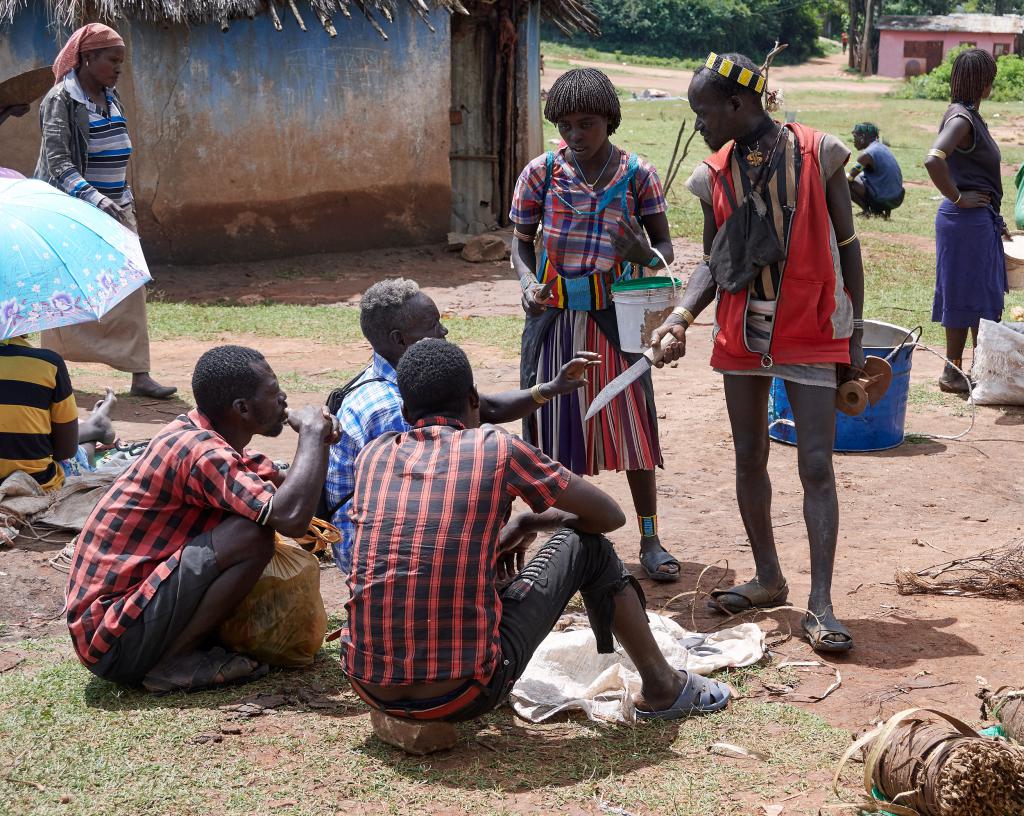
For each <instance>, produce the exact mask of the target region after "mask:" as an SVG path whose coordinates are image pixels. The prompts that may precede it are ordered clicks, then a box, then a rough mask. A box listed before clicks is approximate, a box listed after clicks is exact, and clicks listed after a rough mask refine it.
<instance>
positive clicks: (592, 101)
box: [544, 68, 622, 136]
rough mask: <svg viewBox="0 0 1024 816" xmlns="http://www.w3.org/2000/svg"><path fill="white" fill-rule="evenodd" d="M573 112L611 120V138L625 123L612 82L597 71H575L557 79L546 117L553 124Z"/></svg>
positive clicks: (546, 103) (570, 71) (548, 102)
mask: <svg viewBox="0 0 1024 816" xmlns="http://www.w3.org/2000/svg"><path fill="white" fill-rule="evenodd" d="M573 113H591V114H594V115H595V116H603V117H605V118H606V119H607V120H608V135H609V136H611V135H612V134H613V133H614V132H615V131H616V130H617V129H618V127H619V125H620V124H621V123H622V108H621V106H620V105H619V95H618V94H617V93H615V86H614V85H612V81H611V80H610V79H608V77H607V76H606V75H605V74H604V73H603V72H602V71H599V70H597V68H573V69H571V70H569V71H566V72H565V73H564V74H562V75H561V76H560V77H559V78H558V79H556V80H555V83H554V85H552V86H551V90H550V91H548V98H547V101H546V102H545V103H544V118H545V119H547V120H548V121H549V122H551V123H552V124H557V123H558V120H560V119H564V118H565V117H566V116H569V115H570V114H573Z"/></svg>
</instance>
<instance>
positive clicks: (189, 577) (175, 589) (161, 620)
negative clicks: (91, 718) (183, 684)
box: [89, 531, 220, 685]
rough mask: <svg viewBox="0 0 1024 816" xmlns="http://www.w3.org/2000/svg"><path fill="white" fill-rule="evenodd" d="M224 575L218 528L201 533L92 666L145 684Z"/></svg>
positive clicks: (109, 676) (116, 679)
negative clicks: (217, 549)
mask: <svg viewBox="0 0 1024 816" xmlns="http://www.w3.org/2000/svg"><path fill="white" fill-rule="evenodd" d="M219 575H220V569H219V568H218V567H217V558H216V555H215V553H214V550H213V533H212V531H211V532H206V533H203V534H202V535H199V536H196V537H195V538H194V539H192V540H191V541H190V542H189V543H188V544H186V545H185V547H184V548H183V549H182V551H181V559H180V561H179V562H178V568H177V569H176V570H174V572H172V573H171V574H170V575H169V576H168V577H167V579H166V580H165V581H162V582H161V583H160V585H159V586H158V587H157V590H156V592H155V593H154V594H153V597H152V598H150V599H149V603H147V604H146V606H145V608H144V609H143V610H142V615H141V616H139V618H138V619H137V620H135V621H134V622H133V623H131V624H130V625H129V626H128V628H127V629H125V630H124V632H122V633H121V635H120V637H118V638H117V639H116V640H115V641H114V645H113V646H111V647H110V650H109V651H108V652H107V653H106V654H105V655H103V657H101V658H100V659H99V661H98V662H96V663H94V664H93V665H91V666H89V669H90V671H92V672H93V674H95V675H97V676H98V677H102V678H103V679H104V680H109V681H111V682H113V683H124V684H126V685H135V684H137V683H140V682H141V681H142V678H144V677H145V676H146V675H147V674H148V673H149V670H150V669H152V668H153V667H154V666H155V665H156V664H157V663H158V662H160V658H161V657H163V655H164V652H166V651H167V647H169V646H170V645H171V643H173V642H174V640H175V638H177V637H178V635H179V634H181V631H182V630H183V629H184V628H185V627H186V626H187V625H188V624H189V622H190V621H191V620H192V617H193V616H194V614H195V611H196V607H197V606H199V602H200V601H201V600H202V599H203V596H204V595H205V594H206V590H207V589H209V587H210V584H212V583H213V582H214V580H216V578H217V577H218V576H219Z"/></svg>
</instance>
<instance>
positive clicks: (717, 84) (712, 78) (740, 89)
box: [696, 54, 761, 99]
mask: <svg viewBox="0 0 1024 816" xmlns="http://www.w3.org/2000/svg"><path fill="white" fill-rule="evenodd" d="M721 56H722V58H723V59H727V60H729V61H730V62H731V63H733V64H734V65H738V66H740V68H746V69H748V70H749V71H753V72H754V73H755V74H759V73H761V66H760V65H755V64H754V61H753V60H752V59H751V58H750V57H748V56H745V55H743V54H722V55H721ZM696 76H699V77H703V78H704V79H705V81H706V82H707V84H708V85H710V86H711V87H712V88H714V89H715V92H716V93H717V94H718V96H719V97H721V98H722V99H728V98H729V97H730V96H738V95H739V94H744V93H745V94H750V95H751V96H753V97H757V98H758V99H760V98H761V95H760V94H759V93H758V92H757V91H755V90H754V89H753V88H748V87H747V86H746V85H740V84H739V83H738V82H734V81H733V80H731V79H729V77H725V76H722V75H721V74H720V73H718V71H712V70H711V69H710V68H708V67H707V66H704V67H703V68H701V69H700V70H699V71H697V73H696Z"/></svg>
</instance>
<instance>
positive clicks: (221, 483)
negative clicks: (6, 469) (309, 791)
mask: <svg viewBox="0 0 1024 816" xmlns="http://www.w3.org/2000/svg"><path fill="white" fill-rule="evenodd" d="M192 393H193V394H194V395H195V400H196V406H197V407H196V409H195V410H194V411H189V412H188V413H187V414H185V415H182V416H179V417H178V418H177V419H175V420H174V421H173V422H171V423H170V424H169V425H167V426H166V427H165V428H164V429H163V430H161V431H160V432H159V433H158V434H157V435H156V436H155V437H153V440H152V441H151V442H150V443H149V446H148V447H147V448H146V450H145V452H144V453H143V454H142V456H141V457H140V458H139V459H138V460H136V461H135V462H134V463H133V464H132V465H131V466H130V467H129V468H128V469H127V470H126V471H125V472H124V473H123V474H122V475H121V476H120V477H118V479H117V481H116V482H114V484H113V485H112V486H111V488H110V490H109V491H108V492H107V494H106V495H105V496H104V497H103V498H102V499H100V502H99V504H97V505H96V508H95V510H93V512H92V515H91V516H89V519H88V520H87V521H86V523H85V526H84V527H83V529H82V533H81V536H80V537H79V541H78V546H77V547H76V549H75V555H74V561H73V564H72V569H71V574H70V576H69V579H68V591H67V608H68V628H69V630H70V631H71V639H72V641H73V643H74V647H75V651H76V652H77V653H78V657H79V659H80V660H81V661H82V663H84V664H85V665H86V666H87V667H88V668H89V669H90V671H92V672H93V673H95V674H97V675H98V676H100V677H102V678H104V679H107V680H111V681H115V682H120V683H132V684H134V683H138V682H140V681H141V682H142V684H143V686H145V687H146V688H147V689H148V690H150V691H154V692H167V691H176V690H182V691H192V690H195V689H198V688H203V687H206V686H214V685H220V684H223V683H229V682H238V681H241V680H247V679H251V678H254V677H258V676H261V675H262V674H265V673H266V671H267V667H266V666H261V665H259V664H257V663H256V662H255V661H253V660H250V659H249V658H247V657H244V656H242V655H238V654H232V653H230V652H227V651H225V650H224V649H223V648H220V647H216V646H214V647H212V648H210V647H209V645H208V644H205V643H204V641H206V639H207V638H208V637H209V636H210V635H211V634H212V633H215V632H216V630H217V626H218V625H219V624H220V623H221V621H223V620H225V619H226V618H227V617H228V616H229V615H230V614H231V613H232V612H233V611H234V610H235V609H236V608H237V607H238V604H239V603H240V602H241V601H242V600H243V599H244V598H245V596H246V595H248V594H249V592H250V591H251V590H252V588H253V586H254V585H255V584H256V581H257V580H258V579H259V577H260V575H262V574H263V570H264V568H265V567H266V566H267V564H268V563H269V561H270V558H271V556H272V555H273V553H274V531H275V530H278V531H279V532H281V533H283V534H284V535H288V536H300V535H303V534H305V532H306V530H307V528H308V527H309V522H310V520H311V519H312V517H313V510H314V508H315V507H316V502H317V498H318V497H319V495H320V491H321V489H322V487H323V483H324V475H325V473H326V470H327V453H328V450H329V447H330V445H331V444H333V443H334V442H335V441H337V421H336V420H334V419H333V417H331V416H330V415H329V414H328V413H327V412H326V410H325V409H321V408H312V407H310V408H304V409H302V410H299V411H289V410H288V402H287V397H286V395H285V394H284V392H283V391H281V388H280V386H279V385H278V382H277V378H276V377H275V376H274V372H273V371H272V370H271V368H270V366H269V365H268V364H267V361H266V360H265V359H264V358H263V355H262V354H260V353H259V352H258V351H254V350H253V349H249V348H243V347H241V346H220V347H218V348H214V349H211V350H210V351H208V352H206V353H205V354H204V355H203V356H202V357H200V358H199V361H198V362H197V363H196V368H195V372H194V374H193V375H192ZM286 424H287V425H290V426H291V427H292V428H293V429H294V430H295V431H297V432H298V434H299V440H298V449H297V450H296V452H295V460H294V461H293V462H292V465H291V467H290V468H289V469H288V471H287V476H285V475H283V474H281V473H279V472H278V471H277V469H276V468H275V467H274V465H273V464H272V463H271V462H270V460H269V459H267V458H266V457H265V456H263V455H262V454H259V453H255V452H252V451H247V450H246V449H245V446H246V445H248V444H249V442H250V440H251V439H252V437H253V436H254V435H256V434H262V435H263V436H277V435H278V434H280V433H281V431H282V430H283V429H284V426H285V425H286Z"/></svg>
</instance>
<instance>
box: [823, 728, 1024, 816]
mask: <svg viewBox="0 0 1024 816" xmlns="http://www.w3.org/2000/svg"><path fill="white" fill-rule="evenodd" d="M859 750H863V752H864V756H865V759H864V789H865V792H866V794H867V800H868V801H867V803H866V804H865V805H864V806H863V809H864V810H867V811H869V812H875V813H881V812H884V813H891V814H894V815H895V816H966V814H970V816H1024V750H1022V749H1021V748H1019V747H1017V746H1014V745H1010V744H1008V743H1006V742H1002V741H1000V740H994V739H988V738H986V737H981V736H979V735H978V734H977V733H976V732H975V731H974V730H973V729H972V728H971V727H970V726H969V725H967V724H966V723H963V722H961V721H960V720H958V719H956V718H955V717H951V716H949V715H948V714H943V713H942V712H939V711H933V710H930V709H919V708H911V709H908V710H906V711H903V712H901V713H899V714H897V715H896V716H894V717H892V718H891V719H890V720H888V721H887V722H885V723H883V724H882V725H880V726H878V728H876V729H874V730H873V731H871V732H870V733H868V734H866V735H864V736H863V737H861V739H859V740H858V741H857V742H855V743H854V744H853V745H852V746H851V747H850V749H849V750H848V751H847V752H846V755H845V756H844V757H843V760H842V762H841V763H840V765H839V769H838V770H837V771H836V777H835V782H834V784H835V787H836V790H837V791H838V786H839V774H840V772H841V771H842V769H843V766H844V765H845V764H846V762H847V761H849V759H850V758H851V757H852V756H853V755H854V754H855V753H856V752H857V751H859Z"/></svg>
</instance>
